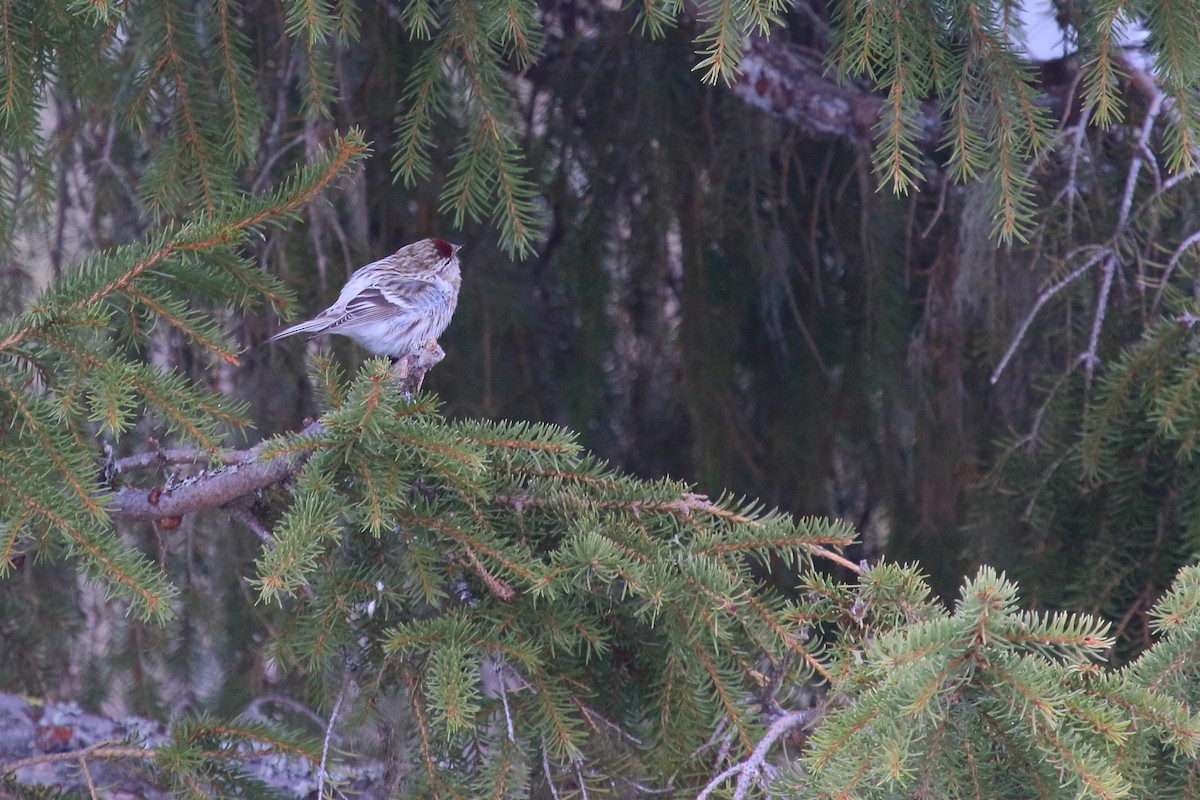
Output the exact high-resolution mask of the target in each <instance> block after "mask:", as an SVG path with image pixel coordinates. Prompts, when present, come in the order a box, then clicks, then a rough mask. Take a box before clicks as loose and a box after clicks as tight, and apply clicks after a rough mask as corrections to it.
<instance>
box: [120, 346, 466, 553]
mask: <svg viewBox="0 0 1200 800" xmlns="http://www.w3.org/2000/svg"><path fill="white" fill-rule="evenodd" d="M445 357H446V354H445V352H444V351H443V350H442V348H441V347H440V346H439V345H438V343H437V340H436V339H429V340H428V341H426V342H425V344H424V345H423V346H422V347H421V349H420V350H419V351H418V352H416V353H414V354H412V355H409V356H406V357H405V358H403V359H401V360H400V361H399V362H398V363H397V364H396V366H395V368H394V369H395V372H396V373H397V374H398V377H399V378H400V390H401V391H403V392H405V393H406V394H407V393H410V392H414V391H417V390H419V389H420V388H421V383H422V381H423V380H424V379H425V373H427V372H428V371H429V370H430V369H432V368H433V367H435V366H436V365H437V364H438V363H439V362H440V361H441V360H442V359H443V358H445ZM324 430H325V428H324V426H323V425H321V423H319V422H313V423H310V424H309V425H308V426H307V427H306V428H305V429H304V430H303V431H302V434H303V435H305V436H310V437H316V436H320V435H321V433H322V432H323V431H324ZM265 446H266V443H265V442H263V443H260V444H258V445H256V446H254V447H252V448H250V449H249V450H235V451H233V452H230V453H226V454H224V455H223V456H222V457H221V460H222V461H223V462H224V463H225V464H226V465H227V466H225V467H222V468H220V469H216V470H202V471H201V472H199V473H197V474H196V475H193V476H191V477H189V478H187V479H185V480H184V481H182V482H181V483H180V484H179V485H177V486H171V487H169V488H168V487H161V486H160V487H154V488H153V489H146V488H141V487H126V488H123V489H118V490H117V491H116V492H114V493H113V494H111V495H109V497H108V504H107V506H106V508H107V510H108V515H109V516H110V517H112V518H113V519H115V520H121V521H126V522H132V521H149V520H169V519H178V518H180V517H182V516H184V515H186V514H191V513H194V512H196V511H204V510H206V509H213V508H222V507H224V506H226V505H228V504H229V503H232V502H233V501H235V500H238V499H239V498H242V497H245V496H247V495H250V494H253V493H254V492H257V491H259V490H260V489H265V488H266V487H268V486H271V485H274V484H276V483H279V482H280V481H283V480H285V479H286V478H288V477H289V476H291V475H293V474H294V473H295V472H296V471H297V470H298V469H300V467H302V466H303V465H304V462H305V461H307V460H308V457H309V455H310V454H311V453H310V452H309V451H307V450H305V451H297V452H289V453H282V454H279V455H276V456H274V457H273V458H265V459H264V458H261V454H262V452H263V448H264V447H265ZM205 457H206V456H205V455H201V454H199V453H198V452H196V451H192V450H187V449H172V450H158V449H156V450H153V451H151V452H147V453H141V454H138V455H134V456H129V457H128V458H123V459H121V460H119V461H117V462H115V464H114V465H113V466H114V468H115V471H116V472H117V473H121V472H127V471H132V470H137V469H144V468H146V467H149V466H152V465H154V464H156V463H164V464H165V463H197V462H199V461H202V460H204V458H205ZM260 535H261V534H260Z"/></svg>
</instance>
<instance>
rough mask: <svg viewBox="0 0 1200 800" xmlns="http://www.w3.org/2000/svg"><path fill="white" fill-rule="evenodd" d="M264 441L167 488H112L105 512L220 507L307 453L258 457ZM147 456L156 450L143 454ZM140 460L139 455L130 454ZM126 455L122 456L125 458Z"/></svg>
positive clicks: (152, 516) (310, 431) (171, 512)
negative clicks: (224, 464)
mask: <svg viewBox="0 0 1200 800" xmlns="http://www.w3.org/2000/svg"><path fill="white" fill-rule="evenodd" d="M324 430H325V428H324V426H323V425H321V423H319V422H313V423H311V424H310V425H308V427H306V428H305V429H304V431H303V433H304V435H306V436H319V435H320V434H321V432H322V431H324ZM265 445H266V443H265V442H263V443H260V444H258V445H256V446H254V447H253V448H251V449H249V450H244V451H237V452H235V453H233V454H230V457H229V458H230V460H231V461H233V463H232V464H231V465H230V466H228V467H224V468H222V469H219V470H214V471H209V470H204V471H202V472H200V473H199V474H197V475H195V476H193V477H191V478H188V479H187V480H185V481H184V482H183V483H181V484H180V485H179V486H176V487H172V488H169V489H163V488H157V487H156V488H154V489H143V488H133V487H128V488H124V489H119V490H117V491H116V492H114V493H113V494H112V495H111V496H110V497H109V500H108V504H107V509H108V514H109V516H110V517H112V518H113V519H115V520H123V521H137V520H161V519H169V518H172V517H182V516H184V515H185V514H191V513H193V512H196V511H203V510H205V509H210V508H220V507H221V506H224V505H226V504H227V503H230V502H232V501H234V500H237V499H238V498H239V497H244V496H245V495H248V494H251V493H253V492H257V491H258V490H260V489H265V488H266V487H268V486H271V485H273V484H276V483H279V482H280V481H282V480H284V479H285V478H287V477H288V476H290V475H292V474H293V473H294V472H295V471H296V470H298V469H300V467H301V466H303V465H304V462H305V461H306V460H307V459H308V455H309V454H308V453H307V452H304V453H287V454H283V455H278V456H275V457H274V458H269V459H264V460H259V453H261V452H262V449H263V447H264V446H265ZM147 455H148V456H149V457H150V459H151V460H153V459H154V458H157V457H158V454H157V453H150V454H147ZM133 458H135V459H138V461H137V462H135V463H140V461H141V460H142V459H143V457H142V456H135V457H133ZM125 460H126V459H122V461H125Z"/></svg>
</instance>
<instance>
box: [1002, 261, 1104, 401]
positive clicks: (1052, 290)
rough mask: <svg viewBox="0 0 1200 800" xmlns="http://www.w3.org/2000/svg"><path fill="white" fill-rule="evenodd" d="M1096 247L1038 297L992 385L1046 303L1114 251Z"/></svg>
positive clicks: (1006, 353)
mask: <svg viewBox="0 0 1200 800" xmlns="http://www.w3.org/2000/svg"><path fill="white" fill-rule="evenodd" d="M1096 247H1097V252H1095V253H1094V254H1093V255H1092V257H1091V258H1089V259H1088V260H1087V261H1084V262H1083V263H1082V264H1080V265H1079V266H1078V267H1076V268H1075V269H1074V270H1072V271H1071V273H1070V274H1068V275H1067V276H1066V277H1065V278H1063V279H1062V280H1060V281H1058V282H1057V283H1055V284H1053V285H1051V286H1048V287H1046V288H1045V289H1043V290H1042V293H1041V294H1039V295H1038V298H1037V301H1035V302H1034V304H1033V308H1031V309H1029V313H1028V314H1026V315H1025V321H1024V322H1022V323H1021V327H1020V328H1018V329H1017V333H1016V335H1015V336H1013V338H1012V342H1011V343H1010V344H1009V345H1008V350H1007V351H1005V353H1004V357H1003V358H1001V359H1000V363H999V364H997V365H996V369H995V370H994V371H993V372H992V377H991V379H990V380H991V383H993V384H994V383H996V381H998V380H1000V375H1001V374H1002V373H1003V372H1004V370H1005V368H1007V367H1008V362H1010V361H1012V357H1013V355H1014V354H1015V353H1016V352H1017V348H1018V347H1020V346H1021V342H1023V341H1025V334H1026V333H1027V332H1028V331H1029V326H1030V325H1032V324H1033V321H1034V319H1036V318H1037V315H1038V312H1039V311H1041V310H1042V306H1044V305H1046V303H1048V302H1050V300H1051V298H1053V297H1054V296H1055V295H1056V294H1058V293H1059V292H1061V291H1062V290H1063V289H1065V288H1067V287H1068V286H1070V285H1071V284H1072V283H1074V282H1075V281H1076V280H1078V279H1079V277H1080V276H1081V275H1083V274H1084V273H1085V272H1087V271H1088V270H1089V269H1091V268H1092V267H1093V266H1094V265H1095V264H1096V262H1098V261H1100V260H1101V259H1102V258H1105V257H1106V256H1110V255H1111V253H1112V251H1111V250H1109V248H1107V247H1099V246H1098V245H1097V246H1096Z"/></svg>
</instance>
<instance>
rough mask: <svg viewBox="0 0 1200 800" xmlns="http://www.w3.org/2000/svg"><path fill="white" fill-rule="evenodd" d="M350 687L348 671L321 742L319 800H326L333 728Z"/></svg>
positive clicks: (318, 768) (318, 769)
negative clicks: (326, 779)
mask: <svg viewBox="0 0 1200 800" xmlns="http://www.w3.org/2000/svg"><path fill="white" fill-rule="evenodd" d="M349 685H350V673H349V672H348V671H347V674H346V678H345V680H343V681H342V688H341V689H338V695H337V699H336V700H334V701H333V709H332V710H331V711H330V712H329V723H328V724H327V725H326V726H325V738H324V739H323V740H322V741H321V763H320V764H319V765H318V766H317V800H325V777H326V775H327V770H326V765H327V764H328V759H329V742H330V740H331V739H332V738H333V726H334V725H336V724H337V718H338V712H340V711H341V710H342V700H344V699H345V697H346V687H347V686H349Z"/></svg>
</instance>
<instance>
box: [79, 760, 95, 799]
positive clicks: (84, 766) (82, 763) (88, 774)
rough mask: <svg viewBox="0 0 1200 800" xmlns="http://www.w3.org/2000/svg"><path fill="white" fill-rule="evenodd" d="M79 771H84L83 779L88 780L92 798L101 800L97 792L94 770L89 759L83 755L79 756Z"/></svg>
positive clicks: (89, 792)
mask: <svg viewBox="0 0 1200 800" xmlns="http://www.w3.org/2000/svg"><path fill="white" fill-rule="evenodd" d="M79 771H80V772H82V773H83V779H84V780H85V781H86V782H87V787H88V794H89V795H90V796H91V798H92V800H99V795H98V794H97V793H96V781H94V780H93V779H92V771H91V770H90V769H89V768H88V762H87V759H86V758H84V757H83V756H80V757H79Z"/></svg>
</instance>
